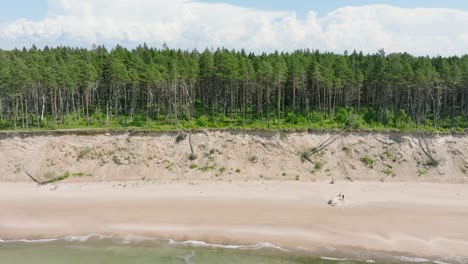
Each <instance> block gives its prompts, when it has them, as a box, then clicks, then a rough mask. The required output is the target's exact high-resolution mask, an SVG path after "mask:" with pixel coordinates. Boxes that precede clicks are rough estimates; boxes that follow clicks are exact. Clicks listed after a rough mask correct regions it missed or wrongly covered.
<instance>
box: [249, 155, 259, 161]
mask: <svg viewBox="0 0 468 264" xmlns="http://www.w3.org/2000/svg"><path fill="white" fill-rule="evenodd" d="M248 160H249V161H250V163H258V157H257V156H255V155H251V156H249V158H248Z"/></svg>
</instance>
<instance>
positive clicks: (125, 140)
mask: <svg viewBox="0 0 468 264" xmlns="http://www.w3.org/2000/svg"><path fill="white" fill-rule="evenodd" d="M331 135H332V132H306V131H305V132H290V133H284V132H272V131H229V130H226V131H214V130H212V131H197V132H194V133H191V135H190V137H189V135H188V133H185V134H183V135H181V134H179V133H177V132H114V133H112V132H111V133H105V132H102V133H91V134H89V135H80V133H76V132H67V133H63V132H62V133H53V132H52V133H25V134H3V135H2V139H1V140H0V166H1V167H2V168H3V172H2V173H1V175H0V181H8V182H20V181H30V180H31V179H30V178H29V177H28V176H27V174H26V172H27V173H29V174H31V175H33V176H34V177H36V178H38V179H40V180H48V179H51V178H54V177H58V176H61V175H64V174H67V175H69V176H70V177H69V178H68V179H66V180H65V181H68V182H75V181H110V180H145V181H157V180H163V181H183V180H210V181H211V180H215V181H218V180H220V181H221V180H234V181H236V180H239V181H245V180H248V181H252V180H268V179H275V180H298V181H317V180H318V181H320V180H331V179H332V178H334V179H335V180H343V179H344V180H348V181H355V180H361V181H362V180H364V181H392V182H401V181H413V182H414V181H416V182H444V183H467V182H468V137H467V136H464V135H437V134H425V135H421V134H419V135H418V134H415V133H397V132H381V133H376V132H372V133H371V132H347V133H344V134H342V135H340V136H339V137H337V140H336V141H334V142H333V143H332V144H330V145H329V146H328V147H327V148H325V149H323V150H321V151H319V152H317V153H315V154H313V155H310V157H309V158H310V160H311V161H312V162H310V161H307V160H306V159H304V157H302V155H303V153H304V152H305V151H307V150H310V149H313V148H316V147H318V146H319V145H320V144H321V143H323V142H325V141H326V140H327V139H329V138H330V136H331ZM190 142H191V144H192V149H193V154H191V153H192V150H191V147H190Z"/></svg>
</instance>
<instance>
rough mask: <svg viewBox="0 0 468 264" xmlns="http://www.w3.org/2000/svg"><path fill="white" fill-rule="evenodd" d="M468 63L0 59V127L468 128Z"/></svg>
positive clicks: (377, 58)
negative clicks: (350, 125) (349, 125)
mask: <svg viewBox="0 0 468 264" xmlns="http://www.w3.org/2000/svg"><path fill="white" fill-rule="evenodd" d="M467 117H468V56H462V57H457V56H454V57H439V56H438V57H429V56H425V57H416V56H412V55H410V54H407V53H392V54H385V52H384V51H383V50H380V51H379V52H377V53H375V54H366V55H365V54H363V53H362V52H356V51H354V52H352V53H351V54H349V53H348V52H345V53H344V54H335V53H328V52H320V51H318V50H309V49H305V50H296V51H294V52H292V53H285V52H281V53H280V52H274V53H262V54H254V53H247V52H245V51H244V50H227V49H223V48H218V49H216V50H210V49H206V50H204V51H202V52H200V51H197V50H191V51H189V50H180V49H169V48H167V47H166V46H164V47H162V48H151V47H148V46H146V45H140V46H138V47H137V48H135V49H132V50H129V49H127V48H124V47H122V46H116V47H115V48H113V49H112V50H107V49H106V48H105V47H103V46H95V47H93V48H92V49H83V48H71V47H55V48H49V47H45V48H43V49H38V48H37V47H35V46H32V47H31V48H29V49H26V48H23V49H14V50H8V51H7V50H0V128H1V129H33V128H48V129H50V128H74V127H115V126H139V127H148V128H158V127H159V128H160V127H231V126H239V127H240V126H254V127H255V126H256V127H273V128H274V127H294V126H303V127H338V126H342V125H346V124H352V125H353V126H356V127H359V126H361V127H383V128H398V129H411V128H447V129H451V128H458V129H460V128H467V127H468V118H467Z"/></svg>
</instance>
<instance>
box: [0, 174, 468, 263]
mask: <svg viewBox="0 0 468 264" xmlns="http://www.w3.org/2000/svg"><path fill="white" fill-rule="evenodd" d="M124 186H125V187H124ZM51 187H52V186H37V185H34V184H29V183H2V184H1V185H0V208H1V210H2V217H0V238H1V239H19V238H56V237H64V236H68V235H86V234H91V233H99V234H105V235H128V234H133V235H140V236H149V237H158V238H172V239H176V240H189V239H194V240H202V241H207V242H212V243H221V244H255V243H261V242H270V243H273V244H275V245H278V246H281V247H284V248H289V249H298V248H301V249H307V250H310V251H311V252H314V250H318V248H320V247H323V246H333V247H336V248H338V249H349V248H363V249H368V250H382V251H397V252H409V253H411V254H415V255H417V256H441V255H449V256H465V257H468V251H467V249H468V228H466V219H468V185H463V184H434V183H380V182H376V183H369V182H353V183H349V182H338V183H336V184H334V185H331V184H328V183H319V182H316V183H312V182H308V183H304V182H278V181H265V182H249V183H245V182H232V183H228V182H217V183H214V182H211V183H207V182H197V183H171V184H160V183H157V184H148V183H142V182H132V183H127V184H126V185H125V183H112V182H107V183H67V184H65V183H64V184H60V185H59V187H58V189H57V190H55V191H51V190H50V189H51ZM340 192H341V193H344V194H345V195H346V198H345V202H344V203H343V204H339V205H338V206H337V207H331V206H328V205H327V204H326V201H327V200H328V198H329V196H330V195H333V194H334V195H337V194H338V193H340Z"/></svg>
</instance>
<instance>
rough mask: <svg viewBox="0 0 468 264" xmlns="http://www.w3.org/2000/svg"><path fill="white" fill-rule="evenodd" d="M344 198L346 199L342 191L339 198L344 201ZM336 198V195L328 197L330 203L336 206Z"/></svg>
mask: <svg viewBox="0 0 468 264" xmlns="http://www.w3.org/2000/svg"><path fill="white" fill-rule="evenodd" d="M344 199H345V197H344V194H342V193H340V194H338V200H340V201H342V202H344ZM334 200H335V198H334V197H332V198H330V199H328V205H331V206H335V205H336V202H335V201H334Z"/></svg>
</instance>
